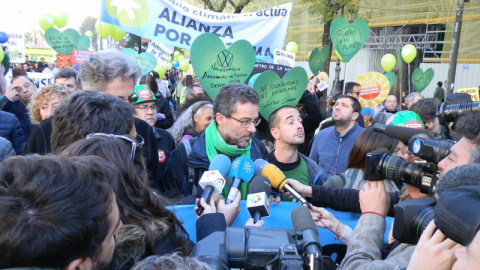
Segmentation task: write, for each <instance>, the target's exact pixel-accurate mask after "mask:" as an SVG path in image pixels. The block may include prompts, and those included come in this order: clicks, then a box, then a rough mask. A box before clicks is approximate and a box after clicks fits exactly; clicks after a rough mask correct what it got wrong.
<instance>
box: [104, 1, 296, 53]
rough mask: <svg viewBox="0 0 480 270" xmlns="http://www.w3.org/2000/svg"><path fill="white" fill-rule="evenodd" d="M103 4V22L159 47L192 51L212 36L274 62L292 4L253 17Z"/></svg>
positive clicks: (173, 5)
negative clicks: (242, 45)
mask: <svg viewBox="0 0 480 270" xmlns="http://www.w3.org/2000/svg"><path fill="white" fill-rule="evenodd" d="M118 2H120V1H101V3H102V6H101V15H100V19H101V20H102V21H104V22H107V23H110V24H113V25H117V26H118V27H119V28H120V29H122V30H124V31H127V32H129V33H133V34H135V35H138V36H141V37H143V38H147V39H150V40H153V41H156V42H159V43H163V44H166V45H169V46H175V47H178V48H184V49H190V46H191V45H192V42H193V41H194V40H195V38H196V37H198V36H199V35H201V34H203V33H205V32H210V33H213V34H215V35H217V36H218V37H220V39H222V41H223V42H224V43H225V44H226V45H227V46H228V45H230V44H232V43H234V42H235V41H237V40H241V39H244V40H247V41H249V42H250V43H251V44H252V45H253V46H254V49H255V54H256V58H258V59H261V60H264V59H265V60H267V59H268V60H270V62H271V61H273V50H274V49H278V48H283V45H284V43H285V36H286V34H287V27H288V22H289V19H290V12H291V9H292V3H287V4H283V5H279V6H276V7H271V8H268V9H264V10H261V11H257V12H251V13H220V12H214V11H209V10H205V9H201V8H198V7H195V6H193V5H190V4H188V3H185V2H183V1H180V0H143V1H138V2H134V1H130V2H127V3H128V4H126V3H124V4H122V5H120V4H119V3H118Z"/></svg>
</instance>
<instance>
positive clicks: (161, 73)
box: [154, 64, 165, 79]
mask: <svg viewBox="0 0 480 270" xmlns="http://www.w3.org/2000/svg"><path fill="white" fill-rule="evenodd" d="M154 70H155V71H156V72H157V73H158V76H159V77H160V79H161V78H163V76H165V67H164V66H162V65H161V64H160V65H158V66H156V67H155V69H154Z"/></svg>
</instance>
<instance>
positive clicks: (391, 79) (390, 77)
mask: <svg viewBox="0 0 480 270" xmlns="http://www.w3.org/2000/svg"><path fill="white" fill-rule="evenodd" d="M383 75H385V77H387V79H388V82H389V83H390V88H392V87H393V86H394V85H395V77H396V76H395V73H394V72H393V71H389V72H386V73H385V74H383Z"/></svg>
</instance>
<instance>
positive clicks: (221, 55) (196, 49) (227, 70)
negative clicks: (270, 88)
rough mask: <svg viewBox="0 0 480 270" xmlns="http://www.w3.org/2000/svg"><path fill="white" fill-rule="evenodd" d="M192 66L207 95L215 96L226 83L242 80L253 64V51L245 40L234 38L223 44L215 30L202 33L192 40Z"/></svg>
mask: <svg viewBox="0 0 480 270" xmlns="http://www.w3.org/2000/svg"><path fill="white" fill-rule="evenodd" d="M190 57H191V61H192V67H193V70H194V71H195V74H197V77H198V79H199V80H200V83H201V84H202V86H203V87H204V89H205V91H206V92H207V94H208V96H209V97H210V98H212V99H215V97H216V96H217V94H218V92H219V91H220V89H221V88H222V87H223V86H224V85H226V84H229V83H245V81H246V80H247V79H248V77H249V76H250V74H251V73H252V70H253V66H254V64H255V51H254V50H253V47H252V44H250V42H248V41H246V40H238V41H236V42H235V43H233V44H232V45H230V47H228V48H226V47H225V44H224V43H223V41H222V40H221V39H220V38H219V37H217V36H216V35H215V34H211V33H204V34H202V35H200V36H198V37H197V38H196V39H195V40H194V41H193V43H192V47H191V50H190Z"/></svg>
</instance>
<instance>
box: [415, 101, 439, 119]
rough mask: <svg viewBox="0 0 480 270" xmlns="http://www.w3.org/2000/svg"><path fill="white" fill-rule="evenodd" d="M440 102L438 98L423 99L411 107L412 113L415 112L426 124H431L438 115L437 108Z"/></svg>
mask: <svg viewBox="0 0 480 270" xmlns="http://www.w3.org/2000/svg"><path fill="white" fill-rule="evenodd" d="M439 105H440V101H438V99H436V98H424V99H421V100H419V101H417V102H415V104H413V105H412V106H411V107H410V111H412V112H415V113H417V114H418V116H420V118H421V119H422V121H423V122H424V123H427V122H431V121H433V120H434V119H435V117H436V115H437V108H438V106H439Z"/></svg>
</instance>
